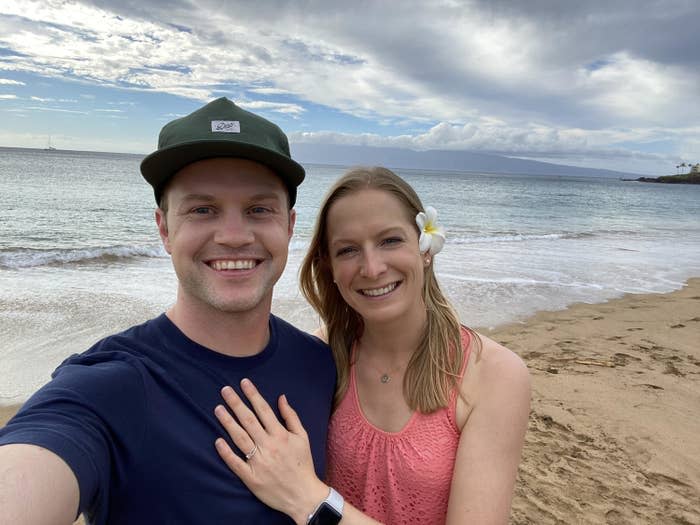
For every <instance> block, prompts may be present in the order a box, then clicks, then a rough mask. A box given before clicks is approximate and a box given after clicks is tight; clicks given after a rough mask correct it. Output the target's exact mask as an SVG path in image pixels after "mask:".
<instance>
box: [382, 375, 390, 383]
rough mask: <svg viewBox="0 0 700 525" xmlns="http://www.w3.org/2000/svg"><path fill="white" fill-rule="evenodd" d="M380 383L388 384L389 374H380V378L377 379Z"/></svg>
mask: <svg viewBox="0 0 700 525" xmlns="http://www.w3.org/2000/svg"><path fill="white" fill-rule="evenodd" d="M379 380H380V381H381V382H382V383H385V384H386V383H388V382H389V381H391V378H390V377H389V374H382V377H381V378H380V379H379Z"/></svg>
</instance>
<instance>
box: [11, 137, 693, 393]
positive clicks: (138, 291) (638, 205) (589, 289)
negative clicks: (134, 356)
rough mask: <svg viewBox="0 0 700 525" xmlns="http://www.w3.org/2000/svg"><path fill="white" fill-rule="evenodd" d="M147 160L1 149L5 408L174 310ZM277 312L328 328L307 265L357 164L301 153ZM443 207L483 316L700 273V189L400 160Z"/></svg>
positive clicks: (657, 288)
mask: <svg viewBox="0 0 700 525" xmlns="http://www.w3.org/2000/svg"><path fill="white" fill-rule="evenodd" d="M141 158H142V157H141V156H137V155H126V154H113V153H88V152H74V151H44V150H30V149H15V148H0V210H1V212H0V213H1V215H0V217H1V220H0V343H1V344H0V404H9V403H14V402H18V401H22V400H23V399H25V398H26V397H27V396H28V395H29V394H30V393H31V392H33V391H34V390H36V389H37V388H38V387H39V386H41V385H42V384H43V383H45V382H46V381H47V380H48V379H49V377H50V374H51V372H52V370H53V369H54V368H55V367H56V366H57V365H58V364H60V363H61V362H62V361H63V360H64V359H65V358H66V357H67V356H69V355H70V354H72V353H76V352H81V351H83V350H85V349H87V348H88V347H89V346H90V345H91V344H92V343H94V342H95V341H97V340H98V339H100V338H102V337H104V336H105V335H108V334H110V333H114V332H115V331H118V330H121V329H124V328H126V327H128V326H130V325H132V324H135V323H140V322H142V321H144V320H146V319H149V318H151V317H154V316H156V315H158V314H159V313H161V312H162V311H164V310H165V309H166V308H167V307H168V306H169V305H170V304H172V303H173V301H174V299H175V290H176V279H175V276H174V272H173V270H172V267H171V264H170V260H169V258H168V256H167V254H166V253H165V251H164V250H163V249H162V247H161V245H160V239H159V237H158V234H157V230H156V226H155V222H154V219H153V215H154V209H155V202H154V199H153V194H152V192H151V188H150V186H148V185H147V184H146V183H145V181H144V180H143V179H142V178H141V175H140V172H139V163H140V161H141ZM305 167H306V169H307V178H306V181H305V182H304V184H303V185H302V186H301V188H300V191H299V196H298V200H297V206H296V209H297V213H298V219H297V225H296V230H295V233H294V237H293V239H292V242H291V246H290V256H289V263H288V266H287V269H286V271H285V273H284V275H283V276H282V278H281V280H280V282H279V283H278V285H277V287H276V289H275V295H274V300H273V312H274V313H276V314H278V315H280V316H281V317H283V318H285V319H287V320H289V321H291V322H292V323H294V324H296V325H297V326H299V327H301V328H304V329H309V330H310V329H313V328H315V327H316V326H317V323H318V322H317V319H316V316H315V314H314V312H313V311H312V310H311V309H310V308H309V307H308V305H306V303H305V301H304V299H303V298H302V297H301V294H300V293H299V291H298V288H297V273H298V268H299V264H300V262H301V259H302V257H303V255H304V253H305V250H306V247H307V246H308V242H309V238H310V235H311V230H312V227H313V223H314V220H315V215H316V212H317V210H318V205H319V203H320V202H321V200H322V198H323V195H324V193H325V191H326V190H327V189H328V187H329V186H330V185H331V184H332V182H333V181H334V180H336V179H337V178H338V177H339V176H340V175H341V174H342V173H343V172H344V171H345V169H346V168H343V167H338V166H320V165H306V166H305ZM396 171H397V172H398V173H399V174H400V175H402V176H403V177H404V178H405V179H406V180H407V181H408V182H409V183H411V184H412V185H413V186H414V188H416V190H417V192H418V194H419V195H420V196H421V199H422V200H423V202H424V204H425V205H426V206H427V205H432V206H434V207H435V208H436V209H437V210H438V214H439V219H440V222H441V223H442V224H443V225H444V226H445V227H446V229H447V235H448V236H447V243H446V245H445V249H444V250H443V252H441V253H440V254H439V255H438V256H437V257H436V261H435V265H436V271H437V274H438V277H439V279H440V282H441V284H442V286H443V289H444V290H445V291H446V293H447V294H448V296H449V297H450V299H451V300H452V302H453V304H454V305H455V307H456V308H457V310H458V311H459V314H460V316H461V318H462V321H463V322H464V323H465V324H467V325H469V326H472V327H478V328H482V329H490V328H493V327H496V326H498V325H501V324H504V323H508V322H517V321H522V320H524V319H526V318H527V317H528V316H530V315H532V314H533V313H535V312H537V311H539V310H559V309H563V308H566V307H567V306H568V305H571V304H572V303H575V302H587V303H596V302H603V301H606V300H608V299H611V298H614V297H618V296H620V295H622V294H624V293H649V292H669V291H672V290H676V289H678V288H680V287H682V286H683V283H684V282H685V281H686V280H687V279H688V278H689V277H695V276H700V186H686V185H666V184H644V183H638V182H623V181H620V180H617V179H601V178H582V177H566V176H561V177H552V176H538V175H537V174H522V175H495V174H480V173H469V172H464V173H460V172H439V171H425V170H421V171H418V170H396Z"/></svg>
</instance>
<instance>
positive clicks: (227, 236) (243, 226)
mask: <svg viewBox="0 0 700 525" xmlns="http://www.w3.org/2000/svg"><path fill="white" fill-rule="evenodd" d="M254 238H255V236H254V235H253V230H252V228H251V225H250V222H249V221H248V220H247V217H246V216H245V215H244V214H241V213H227V214H225V215H224V216H222V217H221V220H220V221H219V223H218V224H217V228H216V233H215V234H214V242H217V243H218V244H225V245H227V246H234V247H236V246H244V245H246V244H250V243H252V242H253V240H254Z"/></svg>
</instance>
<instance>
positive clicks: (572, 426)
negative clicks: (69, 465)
mask: <svg viewBox="0 0 700 525" xmlns="http://www.w3.org/2000/svg"><path fill="white" fill-rule="evenodd" d="M479 331H481V333H483V334H484V335H487V336H488V337H490V338H492V339H494V340H496V341H498V342H500V343H502V344H503V345H505V346H507V347H508V348H510V349H511V350H513V351H514V352H516V353H517V354H518V355H520V356H521V357H522V358H523V360H524V361H525V363H526V364H527V365H528V368H529V369H530V373H531V377H532V407H531V413H530V422H529V428H528V433H527V435H526V442H525V447H524V451H523V460H522V462H521V465H520V470H519V475H518V481H517V484H516V490H515V496H514V499H513V511H512V516H511V523H512V524H518V525H519V524H523V525H524V524H526V523H542V524H547V523H552V524H558V523H573V522H575V523H593V524H597V523H600V524H616V523H660V522H665V523H668V522H673V523H690V524H700V510H698V509H700V440H698V439H697V436H698V435H700V418H698V417H697V412H698V408H700V348H698V346H699V345H698V341H700V278H692V279H689V280H688V281H687V282H686V284H685V285H684V287H683V288H681V289H680V290H676V291H673V292H669V293H665V294H626V295H624V296H623V297H621V298H617V299H611V300H609V301H606V302H603V303H597V304H585V303H577V304H574V305H572V306H570V307H568V308H567V309H565V310H557V311H550V312H547V311H545V312H539V313H537V314H535V315H533V316H532V317H530V318H528V319H527V320H525V321H523V322H515V323H511V324H507V325H503V326H499V327H496V328H494V329H493V330H488V329H482V330H479ZM17 408H18V405H14V406H0V426H1V425H4V423H5V422H6V420H7V419H8V418H9V417H10V416H11V415H12V414H14V412H15V411H16V410H17Z"/></svg>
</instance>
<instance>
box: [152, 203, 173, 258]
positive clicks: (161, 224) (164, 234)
mask: <svg viewBox="0 0 700 525" xmlns="http://www.w3.org/2000/svg"><path fill="white" fill-rule="evenodd" d="M156 224H157V225H158V233H159V234H160V240H161V241H162V242H163V248H165V251H166V252H168V253H172V252H171V251H170V237H169V236H168V221H167V219H166V217H165V212H164V211H163V210H161V209H160V208H158V209H156Z"/></svg>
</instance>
